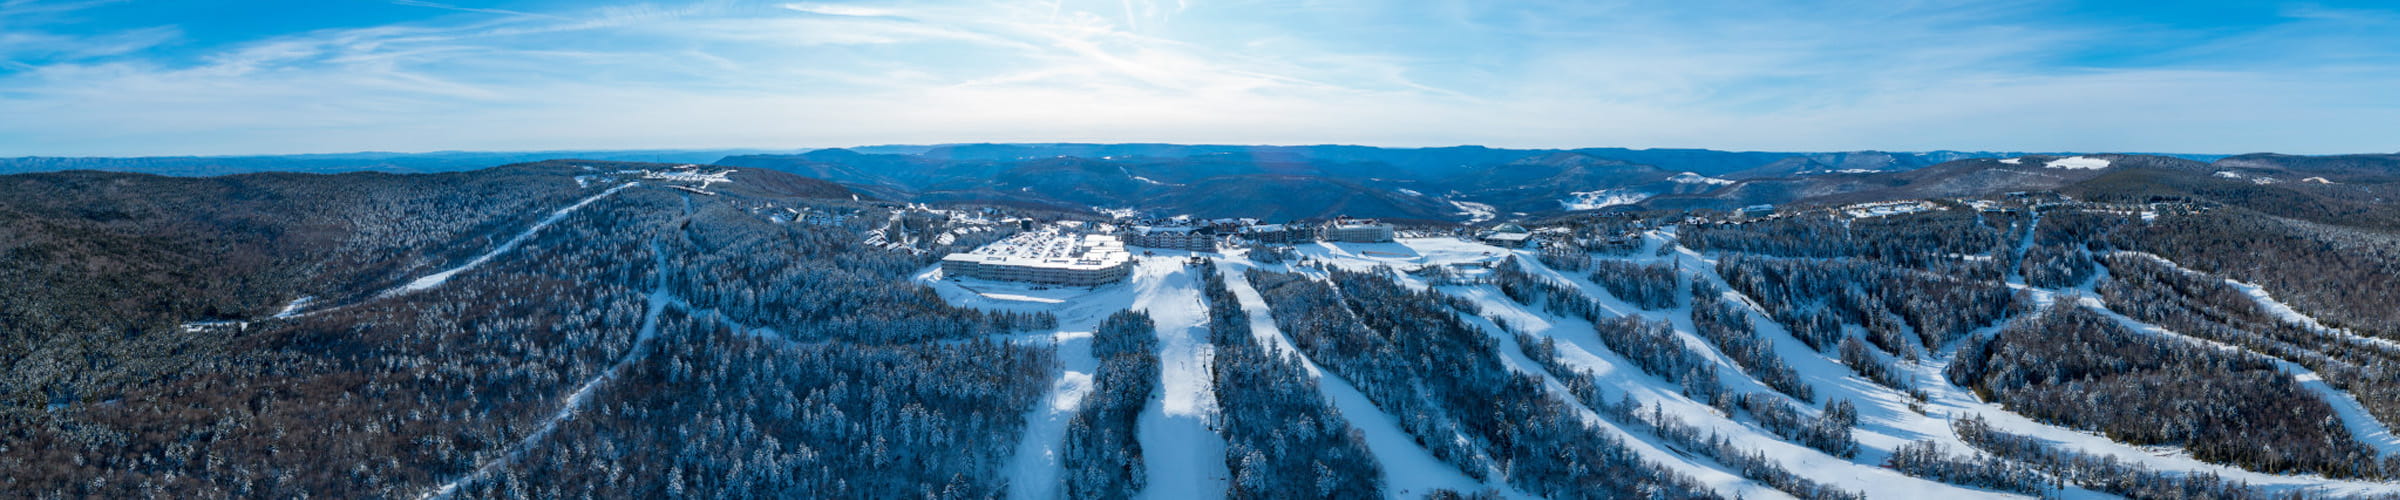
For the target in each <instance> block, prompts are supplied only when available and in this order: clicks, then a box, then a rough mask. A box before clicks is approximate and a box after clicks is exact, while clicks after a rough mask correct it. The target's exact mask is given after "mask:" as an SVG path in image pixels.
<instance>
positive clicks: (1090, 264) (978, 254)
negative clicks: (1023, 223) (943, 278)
mask: <svg viewBox="0 0 2400 500" xmlns="http://www.w3.org/2000/svg"><path fill="white" fill-rule="evenodd" d="M942 260H945V261H962V262H974V263H978V264H983V265H1002V266H1019V267H1039V268H1053V269H1103V268H1109V267H1115V266H1119V265H1123V264H1125V263H1126V262H1128V261H1131V260H1133V254H1132V253H1130V252H1127V251H1125V242H1124V241H1122V240H1119V239H1117V237H1115V236H1110V235H1104V234H1066V233H1059V232H1054V231H1043V232H1038V233H1020V234H1017V235H1016V236H1011V237H1009V238H1008V239H1005V240H1000V241H998V242H993V243H992V244H989V245H984V246H983V248H977V249H975V251H972V252H963V253H954V254H950V255H949V256H946V257H942Z"/></svg>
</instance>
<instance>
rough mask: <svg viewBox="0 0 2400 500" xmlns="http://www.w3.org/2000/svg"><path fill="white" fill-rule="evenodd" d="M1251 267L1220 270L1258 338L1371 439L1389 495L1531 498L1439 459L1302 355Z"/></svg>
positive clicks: (1370, 449) (1370, 448)
mask: <svg viewBox="0 0 2400 500" xmlns="http://www.w3.org/2000/svg"><path fill="white" fill-rule="evenodd" d="M1249 267H1258V266H1254V265H1251V264H1248V263H1247V262H1241V263H1240V264H1238V265H1237V264H1236V263H1234V262H1227V263H1226V264H1223V265H1222V266H1221V267H1220V269H1221V270H1223V271H1224V273H1225V286H1226V288H1228V289H1231V290H1232V291H1233V295H1234V298H1235V299H1236V300H1239V301H1241V303H1242V311H1243V312H1245V313H1248V315H1249V316H1250V333H1251V335H1253V336H1256V337H1258V339H1259V341H1260V342H1259V344H1260V345H1264V346H1268V347H1270V348H1272V349H1275V350H1277V351H1281V352H1285V353H1291V354H1293V355H1297V356H1299V358H1300V363H1301V367H1302V368H1305V369H1307V370H1308V373H1309V375H1312V376H1315V377H1317V384H1318V389H1319V390H1320V391H1323V392H1324V393H1325V397H1326V399H1327V400H1330V401H1332V402H1333V406H1334V408H1335V409H1336V410H1338V411H1340V412H1341V414H1342V419H1343V420H1346V421H1348V422H1349V423H1350V427H1351V428H1352V429H1357V430H1358V432H1359V434H1360V435H1362V436H1365V437H1366V441H1367V452H1368V453H1372V454H1374V455H1375V461H1376V463H1377V464H1378V465H1381V466H1382V467H1383V481H1384V492H1383V494H1384V496H1385V497H1387V498H1412V497H1417V496H1422V495H1424V494H1425V493H1426V492H1429V491H1433V490H1436V489H1448V490H1453V491H1478V490H1483V489H1492V490H1496V491H1500V492H1502V495H1504V496H1507V497H1509V498H1530V497H1528V496H1527V495H1525V494H1523V493H1520V492H1517V491H1515V490H1514V489H1512V488H1510V487H1509V486H1507V485H1504V484H1499V483H1483V482H1477V481H1476V480H1475V479H1474V478H1470V477H1467V475H1466V474H1465V473H1461V472H1459V470H1458V468H1456V467H1451V466H1450V464H1449V463H1446V462H1443V461H1442V460H1441V459H1439V458H1435V457H1434V456H1433V452H1431V451H1427V450H1426V449H1425V447H1424V446H1422V445H1419V444H1417V440H1416V438H1415V437H1412V436H1410V435H1409V434H1408V431H1406V430H1403V429H1401V428H1400V419H1399V418H1398V417H1393V416H1392V415H1391V414H1390V413H1385V412H1384V411H1383V409H1382V408H1378V407H1376V406H1375V403H1374V402H1373V401H1370V400H1368V399H1367V395H1366V394H1365V393H1362V392H1359V390H1358V388H1357V387H1356V386H1352V385H1350V382H1349V381H1347V380H1343V379H1342V377H1341V376H1339V375H1334V374H1331V373H1326V372H1325V371H1324V370H1323V369H1321V368H1319V367H1317V363H1316V362H1315V361H1311V360H1309V359H1308V357H1307V356H1306V355H1305V354H1302V353H1300V351H1299V348H1297V347H1295V346H1293V345H1292V341H1291V339H1290V338H1287V337H1285V336H1284V334H1283V330H1282V328H1280V327H1277V326H1275V319H1274V316H1273V315H1272V313H1271V312H1270V311H1269V310H1268V309H1267V301H1266V298H1265V297H1262V296H1260V295H1259V294H1258V289H1257V288H1255V287H1252V286H1250V278H1249V277H1248V276H1246V275H1245V274H1244V269H1245V268H1249Z"/></svg>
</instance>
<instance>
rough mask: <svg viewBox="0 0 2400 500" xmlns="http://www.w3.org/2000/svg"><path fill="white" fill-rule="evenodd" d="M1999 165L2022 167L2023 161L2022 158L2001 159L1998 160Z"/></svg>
mask: <svg viewBox="0 0 2400 500" xmlns="http://www.w3.org/2000/svg"><path fill="white" fill-rule="evenodd" d="M2000 163H2006V164H2010V165H2022V164H2024V163H2025V159H2024V158H2003V159H2001V160H2000Z"/></svg>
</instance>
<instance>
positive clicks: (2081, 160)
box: [2042, 156, 2108, 170]
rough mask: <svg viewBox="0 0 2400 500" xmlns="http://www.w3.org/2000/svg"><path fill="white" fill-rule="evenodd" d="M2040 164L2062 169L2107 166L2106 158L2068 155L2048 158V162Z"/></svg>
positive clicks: (2085, 168) (2087, 168)
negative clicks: (2054, 158) (2052, 158)
mask: <svg viewBox="0 0 2400 500" xmlns="http://www.w3.org/2000/svg"><path fill="white" fill-rule="evenodd" d="M2042 166H2044V167H2049V168H2064V169H2071V170H2092V169H2102V168H2108V159H2106V158H2093V157H2089V156H2069V157H2065V158H2059V159H2056V160H2050V162H2049V163H2044V164H2042Z"/></svg>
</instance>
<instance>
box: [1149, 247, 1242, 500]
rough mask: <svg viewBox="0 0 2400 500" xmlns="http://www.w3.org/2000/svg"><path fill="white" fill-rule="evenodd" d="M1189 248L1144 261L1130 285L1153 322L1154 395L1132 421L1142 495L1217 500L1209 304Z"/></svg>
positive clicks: (1223, 473) (1221, 471)
mask: <svg viewBox="0 0 2400 500" xmlns="http://www.w3.org/2000/svg"><path fill="white" fill-rule="evenodd" d="M1189 256H1190V254H1189V253H1188V252H1166V253H1162V256H1161V257H1159V258H1150V259H1143V260H1142V261H1141V263H1140V264H1139V265H1138V266H1137V267H1136V268H1135V269H1134V276H1133V278H1132V279H1131V281H1130V286H1132V288H1133V290H1134V299H1133V308H1134V309H1136V310H1140V311H1143V312H1147V313H1149V314H1150V319H1151V321H1153V322H1155V323H1156V324H1157V325H1158V364H1159V384H1158V397H1157V398H1154V399H1152V400H1151V401H1150V404H1149V405H1147V406H1144V407H1143V408H1142V414H1141V416H1140V418H1139V419H1138V421H1137V422H1136V423H1137V426H1136V427H1138V429H1139V434H1140V438H1141V442H1142V461H1143V466H1144V467H1145V468H1147V469H1149V474H1148V477H1149V480H1150V483H1149V485H1148V486H1147V487H1146V488H1144V489H1143V490H1142V494H1141V497H1142V498H1157V499H1176V498H1223V497H1224V496H1225V490H1226V484H1225V481H1226V479H1227V478H1228V477H1229V476H1231V475H1232V473H1230V472H1228V471H1227V470H1226V468H1225V438H1224V437H1223V436H1219V435H1217V433H1216V431H1215V430H1213V427H1212V426H1211V422H1213V421H1214V420H1216V416H1217V395H1216V384H1215V380H1214V379H1213V377H1212V376H1211V375H1210V371H1209V364H1210V362H1211V360H1213V359H1214V357H1215V356H1216V346H1213V345H1210V344H1209V343H1208V306H1207V304H1206V303H1204V302H1203V301H1202V300H1201V298H1200V279H1199V274H1198V273H1196V272H1194V271H1193V269H1191V268H1189V267H1186V266H1185V265H1184V264H1183V263H1184V259H1186V258H1188V257H1189Z"/></svg>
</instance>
